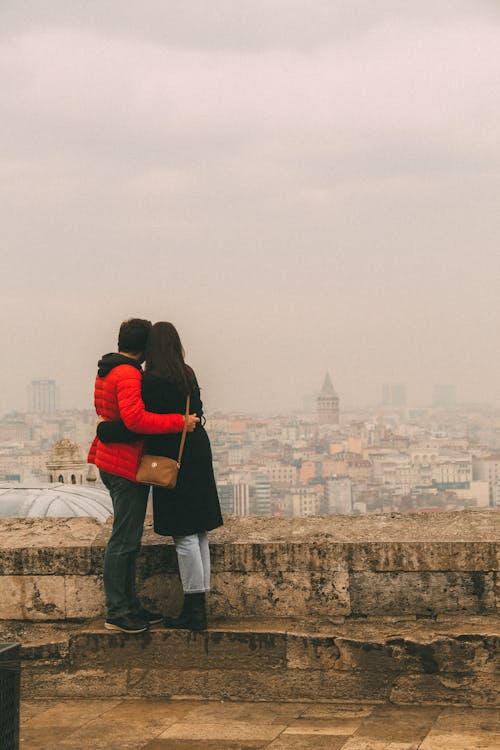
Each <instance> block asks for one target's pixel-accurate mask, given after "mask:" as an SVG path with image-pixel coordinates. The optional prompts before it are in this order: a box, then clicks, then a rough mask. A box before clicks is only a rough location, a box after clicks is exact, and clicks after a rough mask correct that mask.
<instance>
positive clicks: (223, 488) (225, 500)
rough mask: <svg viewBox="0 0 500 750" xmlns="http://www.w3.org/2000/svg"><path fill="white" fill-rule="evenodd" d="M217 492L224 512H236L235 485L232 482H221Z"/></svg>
mask: <svg viewBox="0 0 500 750" xmlns="http://www.w3.org/2000/svg"><path fill="white" fill-rule="evenodd" d="M217 492H218V494H219V500H220V509H221V511H222V513H234V485H233V484H232V483H231V482H219V484H218V485H217Z"/></svg>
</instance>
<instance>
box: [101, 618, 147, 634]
mask: <svg viewBox="0 0 500 750" xmlns="http://www.w3.org/2000/svg"><path fill="white" fill-rule="evenodd" d="M104 627H105V628H106V630H121V631H122V633H144V632H145V631H146V630H147V629H148V627H149V626H148V623H147V622H145V620H143V619H142V618H140V617H135V616H132V615H124V616H123V617H115V618H114V619H113V620H110V619H107V620H106V622H105V623H104Z"/></svg>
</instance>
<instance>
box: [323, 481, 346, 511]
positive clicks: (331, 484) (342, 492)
mask: <svg viewBox="0 0 500 750" xmlns="http://www.w3.org/2000/svg"><path fill="white" fill-rule="evenodd" d="M326 492H327V507H328V513H331V514H340V515H350V514H351V513H352V482H351V480H350V479H348V478H347V477H339V478H338V479H330V480H329V481H328V483H327V486H326Z"/></svg>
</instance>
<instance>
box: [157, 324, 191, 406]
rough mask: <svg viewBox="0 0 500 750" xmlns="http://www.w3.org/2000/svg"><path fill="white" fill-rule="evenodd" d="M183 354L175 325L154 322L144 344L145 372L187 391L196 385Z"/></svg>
mask: <svg viewBox="0 0 500 750" xmlns="http://www.w3.org/2000/svg"><path fill="white" fill-rule="evenodd" d="M184 356H185V354H184V348H183V346H182V344H181V339H180V336H179V334H178V333H177V329H176V328H175V326H174V325H172V323H163V322H161V323H155V324H154V325H153V326H152V328H151V330H150V332H149V336H148V341H147V344H146V351H145V358H146V364H145V370H146V372H150V373H152V374H153V375H159V376H160V377H162V378H165V379H166V380H168V381H169V382H170V383H174V384H175V385H177V386H179V388H181V389H182V390H183V391H185V392H186V393H187V392H189V391H191V390H192V389H193V388H194V387H196V378H195V375H194V372H193V371H192V369H191V368H190V367H189V365H186V363H185V362H184Z"/></svg>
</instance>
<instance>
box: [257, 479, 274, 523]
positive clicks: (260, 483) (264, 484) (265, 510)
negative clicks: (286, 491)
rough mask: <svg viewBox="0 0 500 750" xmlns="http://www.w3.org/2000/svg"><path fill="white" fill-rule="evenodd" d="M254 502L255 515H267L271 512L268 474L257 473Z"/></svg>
mask: <svg viewBox="0 0 500 750" xmlns="http://www.w3.org/2000/svg"><path fill="white" fill-rule="evenodd" d="M254 499H255V503H254V511H255V515H256V516H269V515H270V514H271V480H270V478H269V474H257V476H256V477H255V496H254Z"/></svg>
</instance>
